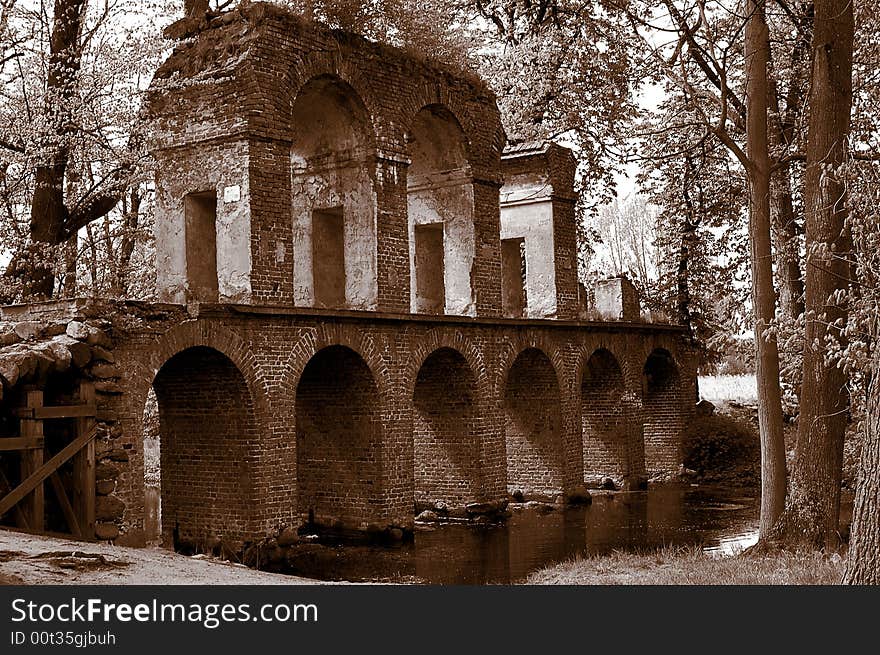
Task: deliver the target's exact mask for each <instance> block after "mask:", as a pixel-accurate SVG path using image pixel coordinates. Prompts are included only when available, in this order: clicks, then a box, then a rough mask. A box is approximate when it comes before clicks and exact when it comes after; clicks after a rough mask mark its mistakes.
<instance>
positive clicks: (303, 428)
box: [295, 345, 384, 530]
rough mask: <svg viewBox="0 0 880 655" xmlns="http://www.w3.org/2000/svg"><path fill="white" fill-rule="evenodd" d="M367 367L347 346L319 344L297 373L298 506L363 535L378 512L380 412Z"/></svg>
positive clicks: (311, 518)
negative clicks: (321, 346) (317, 348)
mask: <svg viewBox="0 0 880 655" xmlns="http://www.w3.org/2000/svg"><path fill="white" fill-rule="evenodd" d="M379 398H380V394H379V389H378V386H377V384H376V379H375V377H374V375H373V373H372V371H371V370H370V367H369V366H368V364H367V362H366V361H365V360H364V359H363V358H362V357H361V356H360V355H359V354H358V353H357V352H355V351H354V350H352V349H351V348H349V347H347V346H341V345H330V346H326V347H323V348H321V349H319V350H317V352H316V353H315V354H314V355H313V356H312V357H311V358H310V359H309V360H308V362H307V363H306V365H305V367H304V368H303V371H302V374H301V375H300V376H299V380H298V384H297V388H296V398H295V417H296V459H297V468H296V470H297V482H298V485H297V486H298V507H299V511H300V515H301V517H302V518H303V519H305V520H306V521H308V522H309V523H311V524H314V525H317V526H322V527H325V528H332V529H334V530H340V529H341V530H364V529H366V527H367V525H368V523H369V522H370V521H371V520H375V518H376V517H377V515H379V514H380V513H381V510H382V506H383V502H384V493H383V489H382V435H383V429H382V428H383V426H382V409H381V402H380V399H379Z"/></svg>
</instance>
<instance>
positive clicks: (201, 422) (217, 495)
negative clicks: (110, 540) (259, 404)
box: [144, 346, 260, 553]
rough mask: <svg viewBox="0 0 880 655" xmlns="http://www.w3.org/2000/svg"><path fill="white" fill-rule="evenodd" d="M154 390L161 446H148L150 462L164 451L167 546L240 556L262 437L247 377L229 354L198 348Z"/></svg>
mask: <svg viewBox="0 0 880 655" xmlns="http://www.w3.org/2000/svg"><path fill="white" fill-rule="evenodd" d="M153 390H154V392H155V398H156V408H157V410H158V417H159V421H158V432H159V437H158V441H159V443H160V445H158V448H157V444H151V448H150V449H149V450H148V448H147V447H146V446H145V459H146V457H147V455H148V453H149V452H150V450H152V451H153V456H155V450H156V449H158V450H159V471H157V472H156V475H155V476H153V479H154V481H155V482H156V483H157V484H160V485H161V492H160V497H161V511H160V512H159V513H160V516H161V523H160V524H161V526H162V528H161V533H162V534H161V541H162V544H163V545H165V546H173V547H174V548H175V550H197V551H212V550H215V549H218V548H220V549H222V550H225V551H226V552H231V553H235V552H238V551H239V550H240V549H241V542H242V540H243V539H245V538H247V537H248V536H249V533H250V518H251V511H252V507H253V505H254V485H253V471H252V470H251V467H252V462H253V456H252V448H253V447H254V444H256V443H257V441H258V439H259V436H260V434H259V430H258V428H257V422H256V419H255V414H254V403H253V398H252V397H251V393H250V391H249V389H248V385H247V382H246V381H245V379H244V376H243V375H242V373H241V371H239V370H238V368H237V367H236V365H235V364H234V363H233V362H232V361H231V360H230V359H229V358H228V357H226V356H225V355H224V354H222V353H220V352H219V351H217V350H214V349H213V348H207V347H203V346H196V347H192V348H187V349H186V350H184V351H182V352H180V353H178V354H177V355H175V356H174V357H172V358H171V359H169V360H168V361H167V362H166V363H165V365H164V366H162V368H161V369H160V370H159V372H158V373H157V374H156V378H155V380H154V381H153ZM147 409H148V410H149V407H148V408H147ZM148 418H149V413H148V411H147V412H145V422H146V419H148ZM154 428H155V425H153V426H152V428H151V426H150V424H147V425H146V426H145V431H146V430H150V429H154ZM144 436H145V438H146V437H147V435H146V434H145V435H144ZM145 464H146V462H145ZM149 474H150V472H149V471H146V472H145V477H146V476H147V475H149ZM152 536H153V537H155V535H152ZM149 537H150V535H148V538H149Z"/></svg>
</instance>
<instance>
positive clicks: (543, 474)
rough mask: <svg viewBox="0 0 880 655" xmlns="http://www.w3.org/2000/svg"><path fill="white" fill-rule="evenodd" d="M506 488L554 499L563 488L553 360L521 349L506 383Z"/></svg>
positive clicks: (558, 398)
mask: <svg viewBox="0 0 880 655" xmlns="http://www.w3.org/2000/svg"><path fill="white" fill-rule="evenodd" d="M504 429H505V443H506V447H507V448H506V456H507V489H508V491H509V492H510V493H511V494H512V495H514V496H516V495H517V494H519V495H522V496H523V497H524V498H531V497H542V498H545V499H546V498H549V499H551V500H552V499H554V498H555V497H556V496H558V495H560V494H562V493H563V490H564V487H565V482H564V480H565V478H564V476H565V472H564V456H565V450H564V448H563V443H562V434H563V432H562V399H561V393H560V390H559V379H558V377H557V374H556V369H555V368H554V367H553V363H552V362H551V361H550V360H549V359H548V357H547V355H545V354H544V353H543V352H541V351H540V350H538V349H537V348H528V349H527V350H524V351H523V352H522V353H521V354H520V355H519V357H517V359H516V362H514V364H513V366H512V367H511V369H510V372H509V373H508V374H507V384H506V385H505V388H504Z"/></svg>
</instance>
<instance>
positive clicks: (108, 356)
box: [92, 346, 116, 364]
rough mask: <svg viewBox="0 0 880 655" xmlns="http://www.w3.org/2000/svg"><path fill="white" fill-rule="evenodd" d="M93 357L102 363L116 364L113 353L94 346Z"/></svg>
mask: <svg viewBox="0 0 880 655" xmlns="http://www.w3.org/2000/svg"><path fill="white" fill-rule="evenodd" d="M92 357H93V358H94V359H96V360H98V361H100V362H109V363H110V364H113V363H115V362H116V357H114V356H113V353H112V352H110V351H109V350H107V349H106V348H102V347H101V346H92Z"/></svg>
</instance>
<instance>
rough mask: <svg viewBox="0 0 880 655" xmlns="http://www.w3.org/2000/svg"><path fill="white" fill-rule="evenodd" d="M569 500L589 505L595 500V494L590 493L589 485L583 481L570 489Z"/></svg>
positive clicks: (573, 502)
mask: <svg viewBox="0 0 880 655" xmlns="http://www.w3.org/2000/svg"><path fill="white" fill-rule="evenodd" d="M568 502H570V503H572V504H577V505H589V504H590V503H592V502H593V496H591V495H590V490H589V489H587V485H585V484H584V483H583V482H582V483H580V484H576V485H575V486H574V487H572V488H571V489H570V490H569V492H568Z"/></svg>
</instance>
